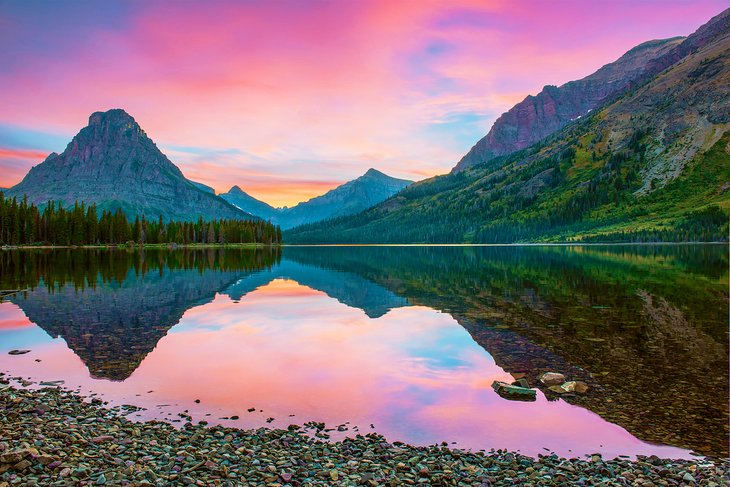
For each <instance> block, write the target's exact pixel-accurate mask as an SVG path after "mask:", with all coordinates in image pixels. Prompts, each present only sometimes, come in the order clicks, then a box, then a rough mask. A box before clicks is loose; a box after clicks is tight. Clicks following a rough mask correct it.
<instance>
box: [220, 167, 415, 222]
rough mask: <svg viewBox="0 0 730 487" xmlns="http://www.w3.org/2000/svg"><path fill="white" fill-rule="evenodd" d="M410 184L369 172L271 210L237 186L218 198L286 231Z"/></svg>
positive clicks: (348, 211) (346, 211)
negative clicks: (290, 205) (309, 197)
mask: <svg viewBox="0 0 730 487" xmlns="http://www.w3.org/2000/svg"><path fill="white" fill-rule="evenodd" d="M412 182H413V181H408V180H406V179H396V178H393V177H390V176H388V175H387V174H383V173H382V172H380V171H378V170H375V169H369V170H368V171H367V172H366V173H365V174H363V175H362V176H360V177H359V178H357V179H353V180H352V181H349V182H347V183H345V184H343V185H341V186H338V187H336V188H335V189H333V190H331V191H328V192H327V193H325V194H323V195H322V196H317V197H316V198H312V199H311V200H309V201H305V202H303V203H299V204H298V205H296V206H293V207H291V208H274V207H272V206H270V205H268V204H266V203H264V202H263V201H259V200H257V199H256V198H254V197H253V196H250V195H248V194H246V193H245V192H244V191H243V190H242V189H241V188H239V187H238V186H234V187H232V188H231V190H230V191H229V192H228V193H223V194H221V195H220V196H221V198H223V199H225V200H226V201H228V202H229V203H231V204H233V205H235V206H236V207H238V208H240V209H241V210H243V211H246V212H248V213H251V214H252V215H256V216H258V217H260V218H263V219H265V220H271V222H272V223H275V224H277V225H279V226H280V227H281V228H282V229H287V228H293V227H296V226H299V225H305V224H307V223H314V222H317V221H321V220H326V219H328V218H336V217H338V216H346V215H354V214H356V213H360V212H361V211H363V210H366V209H368V208H370V207H371V206H374V205H377V204H378V203H381V202H383V201H385V200H387V199H388V198H390V197H391V196H393V195H394V194H396V193H397V192H398V191H400V190H402V189H403V188H405V187H406V186H408V185H410V184H411V183H412Z"/></svg>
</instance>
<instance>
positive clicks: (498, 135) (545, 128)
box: [453, 37, 684, 172]
mask: <svg viewBox="0 0 730 487" xmlns="http://www.w3.org/2000/svg"><path fill="white" fill-rule="evenodd" d="M683 40H684V38H682V37H674V38H671V39H662V40H654V41H648V42H645V43H643V44H640V45H638V46H636V47H634V48H633V49H631V50H630V51H628V52H627V53H626V54H624V55H623V56H621V57H620V58H619V59H618V60H616V61H614V62H613V63H610V64H607V65H605V66H603V67H602V68H601V69H599V70H598V71H596V72H595V73H593V74H591V75H589V76H586V77H585V78H583V79H580V80H577V81H570V82H568V83H565V84H564V85H562V86H560V87H557V86H551V85H548V86H545V87H544V88H543V89H542V91H541V92H540V93H538V94H537V95H536V96H532V95H529V96H527V97H526V98H525V99H524V100H522V101H521V102H520V103H518V104H517V105H515V106H514V107H512V108H511V109H510V110H509V111H507V112H506V113H504V114H502V115H501V116H500V117H499V118H498V119H497V121H495V122H494V125H493V126H492V128H491V129H490V130H489V133H488V134H487V135H486V136H484V138H482V139H481V140H480V141H479V142H477V143H476V145H474V147H472V149H471V150H470V151H469V152H468V153H467V154H466V155H465V156H464V157H463V158H462V159H461V160H460V161H459V163H458V164H457V165H456V167H454V169H453V171H454V172H459V171H463V170H464V169H466V168H468V167H470V166H474V165H475V164H481V163H484V162H488V161H490V160H492V159H494V158H495V157H497V156H501V155H505V154H510V153H512V152H514V151H517V150H520V149H524V148H525V147H528V146H530V145H532V144H534V143H535V142H537V141H539V140H542V139H544V138H545V137H547V136H548V135H550V134H552V133H554V132H555V131H557V130H559V129H561V128H563V127H564V126H565V125H566V124H568V123H569V122H571V121H572V120H575V119H577V118H579V117H582V116H585V115H586V114H587V113H588V112H589V111H590V110H592V109H594V108H596V107H597V106H598V105H600V104H601V103H602V102H603V101H605V100H607V99H609V98H611V97H614V96H616V95H619V94H622V93H625V92H626V91H628V90H629V89H631V88H632V87H633V86H635V85H636V83H638V82H640V81H641V80H642V79H644V78H645V76H653V75H656V74H657V73H658V72H659V71H661V69H660V67H659V65H657V64H654V63H651V61H653V60H656V59H658V58H662V57H663V56H664V55H666V54H667V53H669V52H671V51H672V50H673V48H675V47H676V46H677V45H679V44H680V43H681V42H682V41H683Z"/></svg>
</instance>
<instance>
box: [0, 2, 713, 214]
mask: <svg viewBox="0 0 730 487" xmlns="http://www.w3.org/2000/svg"><path fill="white" fill-rule="evenodd" d="M724 8H727V0H707V1H705V0H691V1H690V0H687V1H669V0H660V1H637V0H627V1H604V2H589V1H585V0H576V1H544V2H538V1H514V0H505V1H488V0H482V1H471V0H448V1H445V0H438V1H429V0H418V1H416V0H413V1H407V0H404V1H398V0H383V1H380V0H372V1H370V0H367V1H366V0H362V1H359V0H332V1H278V0H273V1H260V2H256V1H230V2H207V1H206V2H201V1H200V0H197V1H190V2H185V1H175V2H163V1H125V2H121V1H68V2H58V1H34V0H29V1H4V0H0V45H1V46H2V49H0V66H2V68H1V70H0V186H2V187H7V186H12V185H14V184H16V183H18V182H19V181H20V180H21V179H22V178H23V176H24V175H25V173H26V172H27V171H28V169H29V168H30V167H31V166H33V165H35V164H38V163H39V162H41V161H42V160H43V159H45V157H46V156H47V155H48V153H50V152H51V151H56V152H61V151H62V150H63V149H64V148H65V146H66V144H67V143H68V142H69V141H70V139H71V138H72V137H73V136H74V135H75V134H76V133H77V132H78V130H79V129H80V128H81V127H83V126H85V125H86V124H87V121H88V116H89V115H90V114H91V113H92V112H94V111H98V110H107V109H110V108H124V109H125V110H126V111H127V112H129V113H130V114H131V115H132V116H133V117H135V119H136V120H137V121H138V122H139V123H140V125H141V126H142V128H143V129H144V130H145V131H146V132H147V134H148V135H149V136H150V137H151V138H152V139H153V140H154V141H155V142H156V143H157V145H158V146H159V147H160V148H161V149H162V151H163V152H164V153H165V154H166V155H167V156H168V157H169V158H170V160H172V162H174V163H175V164H177V165H178V166H179V167H180V168H181V169H182V171H183V173H184V174H185V175H186V176H187V177H188V178H190V179H193V180H196V181H200V182H203V183H206V184H209V185H211V186H213V187H214V188H215V189H216V190H217V191H218V192H223V191H227V190H228V189H229V188H230V187H231V186H232V185H234V184H238V185H239V186H241V187H242V188H243V189H244V190H245V191H247V192H249V193H250V194H252V195H253V196H255V197H257V198H260V199H262V200H264V201H266V202H269V203H271V204H274V205H291V204H294V203H296V202H299V201H302V200H306V199H308V198H310V197H312V196H316V195H319V194H322V193H324V192H325V191H327V190H328V189H331V188H333V187H335V186H337V185H338V184H341V183H343V182H345V181H347V180H350V179H353V178H355V177H357V176H359V175H361V174H362V173H364V172H365V171H366V170H367V169H368V168H370V167H374V168H377V169H380V170H381V171H383V172H386V173H388V174H390V175H392V176H396V177H403V178H408V179H423V178H425V177H429V176H433V175H436V174H441V173H445V172H448V171H449V170H450V169H451V167H453V166H454V164H456V162H458V160H459V159H460V158H461V156H462V155H463V154H464V153H466V152H467V151H468V150H469V148H470V147H471V146H472V145H473V144H474V143H475V142H476V141H477V140H478V139H479V138H481V137H482V136H483V135H484V134H485V133H486V132H487V131H488V129H489V127H490V126H491V124H492V122H493V121H494V120H495V119H496V118H497V117H498V116H499V115H500V114H501V113H502V112H504V111H506V110H507V109H509V108H510V107H511V106H512V105H513V104H514V103H516V102H518V101H520V100H521V99H523V98H524V97H525V96H526V95H527V94H535V93H537V92H538V91H539V90H540V89H541V88H542V86H544V85H545V84H556V85H560V84H562V83H564V82H566V81H569V80H572V79H577V78H581V77H583V76H585V75H587V74H590V73H591V72H593V71H595V70H596V69H597V68H599V67H600V66H602V65H603V64H606V63H608V62H611V61H613V60H615V59H616V58H618V57H619V56H620V55H621V54H623V53H624V52H625V51H627V50H628V49H630V48H631V47H633V46H635V45H636V44H639V43H641V42H643V41H646V40H650V39H656V38H666V37H672V36H676V35H687V34H690V33H691V32H693V31H694V30H696V29H697V28H698V27H699V26H700V25H702V24H703V23H705V22H707V21H708V20H709V19H710V18H711V17H712V16H714V15H716V14H718V13H719V12H721V11H722V10H723V9H724Z"/></svg>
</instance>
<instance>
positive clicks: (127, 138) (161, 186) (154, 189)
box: [6, 109, 250, 220]
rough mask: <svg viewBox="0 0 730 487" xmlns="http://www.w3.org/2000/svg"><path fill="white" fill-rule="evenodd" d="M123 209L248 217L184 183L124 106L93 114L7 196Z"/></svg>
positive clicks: (166, 215)
mask: <svg viewBox="0 0 730 487" xmlns="http://www.w3.org/2000/svg"><path fill="white" fill-rule="evenodd" d="M24 195H27V196H28V200H29V201H30V202H31V203H35V204H44V203H46V202H48V201H49V200H53V201H61V202H63V204H65V205H73V204H74V202H75V201H77V200H78V201H83V202H85V203H86V204H91V203H96V205H97V207H98V209H99V211H101V210H105V209H106V210H115V209H117V208H121V209H122V210H123V211H124V212H125V213H126V214H127V215H128V216H134V215H139V214H142V213H144V214H145V215H146V217H147V218H148V219H156V218H158V217H159V216H162V218H163V219H165V220H171V219H175V220H195V219H197V218H198V217H199V216H202V217H203V218H204V219H206V220H209V219H213V218H245V217H250V215H246V214H244V213H243V212H241V211H240V210H238V209H237V208H235V207H233V206H232V205H230V204H229V203H227V202H226V201H224V200H222V199H221V198H218V197H217V196H215V195H214V194H211V193H210V192H208V191H207V190H205V189H200V187H199V186H198V183H193V182H191V181H188V180H187V179H186V178H185V176H183V174H182V172H181V171H180V169H178V167H177V166H175V165H174V164H173V163H172V162H170V160H169V159H168V158H167V157H166V156H165V155H164V154H163V153H162V152H160V150H159V149H158V148H157V146H156V145H155V143H154V142H153V141H152V140H151V139H150V138H149V137H148V136H147V134H145V132H144V131H143V130H142V128H141V127H140V126H139V125H138V124H137V122H136V121H135V120H134V118H132V117H131V116H130V115H129V114H127V113H126V112H125V111H124V110H120V109H114V110H109V111H107V112H95V113H93V114H92V115H91V116H90V117H89V125H88V126H86V127H84V128H83V129H81V131H80V132H79V133H78V134H77V135H76V136H75V137H74V138H73V140H71V142H70V143H69V144H68V146H67V147H66V150H64V151H63V152H62V153H61V154H56V153H55V152H54V153H52V154H51V155H49V156H48V157H47V158H46V160H45V161H43V162H42V163H41V164H38V165H37V166H34V167H33V168H31V170H30V171H29V172H28V174H27V175H26V176H25V178H23V180H22V181H21V182H20V183H19V184H18V185H16V186H14V187H12V188H10V189H9V190H8V191H7V194H6V196H17V197H18V198H22V197H23V196H24Z"/></svg>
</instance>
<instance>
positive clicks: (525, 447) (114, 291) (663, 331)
mask: <svg viewBox="0 0 730 487" xmlns="http://www.w3.org/2000/svg"><path fill="white" fill-rule="evenodd" d="M0 271H1V272H2V273H1V274H0V289H24V291H23V292H21V293H17V294H13V295H9V296H6V297H5V298H4V299H3V301H2V302H0V370H2V371H5V372H6V373H7V374H9V375H12V376H22V377H23V378H26V379H28V380H31V381H33V382H40V381H44V380H45V381H50V380H64V381H65V387H67V388H70V389H78V390H80V391H81V392H82V393H83V394H87V395H88V394H97V395H98V397H101V398H103V399H104V400H106V401H109V403H110V404H112V405H121V404H134V405H138V406H142V407H145V408H147V409H146V410H144V411H140V412H136V413H133V414H132V415H131V416H130V417H131V418H134V419H150V418H158V419H159V418H162V419H167V420H171V421H176V420H177V421H180V423H179V424H182V423H183V422H184V421H185V420H184V419H183V420H180V418H179V417H178V416H177V414H178V413H180V412H182V411H185V410H187V411H189V412H190V414H192V416H193V418H194V420H195V421H199V420H205V421H208V422H209V423H210V424H219V423H220V424H225V425H228V426H239V427H244V428H248V427H259V426H270V427H281V428H285V427H286V426H287V425H289V424H300V425H301V424H303V423H305V422H307V421H318V422H325V423H327V425H328V427H331V428H336V427H337V426H338V425H344V428H347V429H346V431H337V430H335V431H331V432H329V434H331V436H332V438H333V439H338V438H342V437H344V436H347V435H355V434H357V433H363V434H364V433H368V432H370V431H376V432H378V433H382V434H384V435H385V436H386V437H387V438H388V439H389V440H392V441H395V440H399V441H405V442H409V443H414V444H424V445H425V444H432V443H438V442H441V441H447V442H449V443H452V442H455V444H456V445H458V446H459V447H463V448H470V449H474V450H479V449H486V450H489V449H492V448H495V449H496V448H507V449H510V450H519V451H521V452H523V453H526V454H530V455H537V454H538V453H545V451H546V450H549V451H554V452H556V453H558V454H560V455H565V456H578V455H584V454H590V453H594V452H601V453H603V454H604V456H606V457H614V456H617V455H632V456H633V455H636V454H645V455H649V454H656V455H659V456H663V457H677V458H679V457H688V456H689V455H690V451H695V452H699V453H702V454H709V455H718V456H727V440H728V432H727V428H728V341H727V339H728V335H727V300H728V290H727V279H728V274H727V272H728V260H727V248H726V247H725V246H712V245H696V246H641V247H630V246H626V247H623V246H611V247H598V246H596V247H593V246H592V247H326V248H321V247H319V248H318V247H309V248H295V247H287V248H284V249H283V250H281V251H272V250H257V251H253V250H233V249H226V250H205V251H200V250H198V251H192V250H190V251H188V250H176V251H162V250H148V251H144V252H142V253H140V252H138V251H125V250H114V251H91V250H56V251H3V252H2V253H0ZM12 349H30V350H31V352H30V353H28V354H24V355H18V356H11V355H8V354H7V352H8V351H9V350H12ZM549 370H554V371H559V372H563V373H565V374H566V376H568V378H570V379H578V380H583V381H585V382H587V383H588V384H589V386H590V390H589V392H588V393H587V394H585V395H576V396H561V397H560V398H558V397H557V396H556V395H553V394H550V393H549V392H547V393H546V392H543V391H542V390H540V391H538V393H537V400H536V401H535V402H515V401H509V400H506V399H503V398H502V397H500V396H498V395H497V394H496V393H495V392H494V391H493V390H492V388H491V384H492V382H493V381H494V380H504V381H512V380H513V379H512V375H511V374H518V373H519V374H524V375H525V376H526V378H527V379H528V381H529V382H530V383H531V385H535V384H536V383H537V376H538V374H539V373H541V372H545V371H549ZM546 394H547V395H546ZM196 400H198V401H199V402H196ZM252 407H255V408H256V410H255V411H254V412H248V409H249V408H252ZM231 416H238V417H239V419H236V420H232V419H221V418H230V417H231ZM271 418H273V420H271ZM267 419H268V420H270V422H267ZM371 425H372V426H371ZM344 428H343V429H344Z"/></svg>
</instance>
